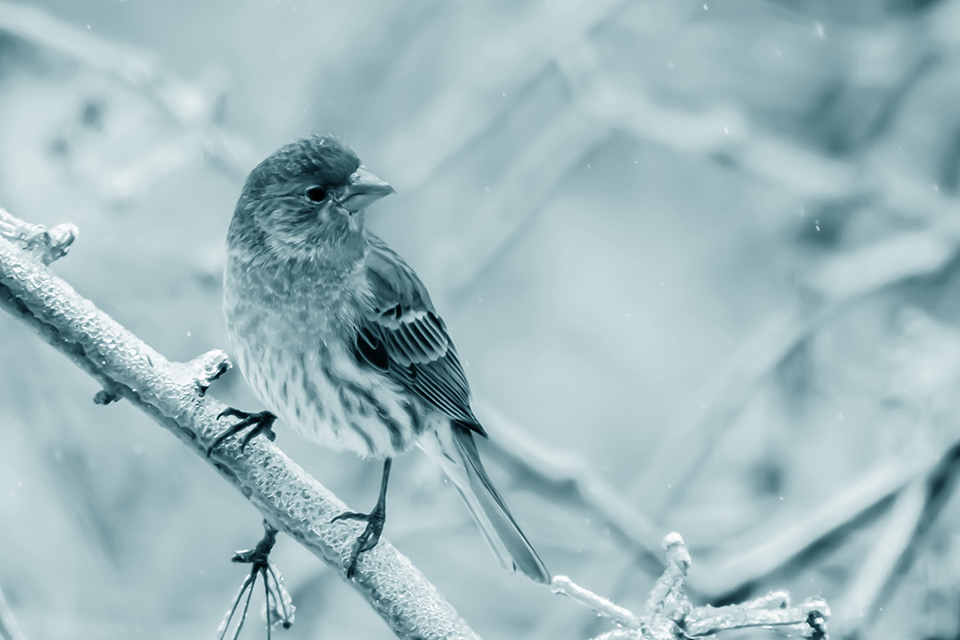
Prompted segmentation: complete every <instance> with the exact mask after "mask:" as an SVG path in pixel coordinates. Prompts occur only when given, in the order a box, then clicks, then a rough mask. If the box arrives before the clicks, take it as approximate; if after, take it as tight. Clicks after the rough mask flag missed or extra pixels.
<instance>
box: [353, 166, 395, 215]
mask: <svg viewBox="0 0 960 640" xmlns="http://www.w3.org/2000/svg"><path fill="white" fill-rule="evenodd" d="M391 193H396V192H395V191H394V188H393V187H391V186H390V185H389V184H387V183H386V182H384V181H383V180H381V179H380V178H378V177H377V176H375V175H373V174H372V173H370V172H369V171H367V170H366V169H363V168H360V169H357V170H356V171H354V172H353V175H352V176H350V183H349V184H348V185H347V186H346V188H345V189H344V190H343V198H342V199H341V200H340V204H341V205H343V207H344V208H345V209H346V210H347V211H349V212H350V213H356V212H358V211H361V210H363V209H366V208H367V207H368V206H370V205H371V204H373V203H374V202H376V201H377V200H379V199H380V198H382V197H384V196H388V195H390V194H391Z"/></svg>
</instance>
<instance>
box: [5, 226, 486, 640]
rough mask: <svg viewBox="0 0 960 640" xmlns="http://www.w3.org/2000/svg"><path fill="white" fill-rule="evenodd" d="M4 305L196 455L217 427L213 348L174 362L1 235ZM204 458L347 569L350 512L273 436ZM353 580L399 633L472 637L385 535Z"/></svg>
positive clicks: (268, 513)
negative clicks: (208, 393)
mask: <svg viewBox="0 0 960 640" xmlns="http://www.w3.org/2000/svg"><path fill="white" fill-rule="evenodd" d="M0 306H2V307H3V308H4V309H5V310H6V311H7V312H9V313H10V314H11V315H13V316H14V317H16V318H18V319H20V320H21V321H22V322H24V323H25V324H26V325H27V326H29V327H30V328H31V329H33V330H34V331H35V332H36V333H37V334H39V335H40V337H42V338H43V339H44V340H46V341H47V342H49V343H50V344H51V345H53V346H54V347H56V348H57V349H58V350H60V351H61V352H62V353H64V354H65V355H67V356H68V357H69V358H70V359H71V360H73V362H74V363H75V364H77V365H78V366H80V367H81V368H82V369H83V370H85V371H86V372H87V373H89V374H90V375H91V376H93V377H94V378H95V379H96V380H98V381H99V382H100V383H101V384H103V385H104V387H105V388H107V389H108V390H109V391H110V392H111V393H115V394H117V395H118V396H120V397H123V398H125V399H127V400H129V401H130V402H132V403H133V404H134V405H135V406H137V407H138V408H139V409H141V410H142V411H144V412H145V413H146V414H147V415H149V416H150V417H152V418H153V419H154V420H156V421H157V422H158V423H159V424H160V425H161V426H163V427H165V428H166V429H168V430H169V431H170V432H171V433H173V434H174V435H175V436H177V437H178V438H179V439H180V440H181V441H183V442H184V443H185V444H186V445H187V446H188V447H190V449H192V450H193V451H194V452H195V453H197V454H198V455H199V456H200V457H201V458H202V459H205V460H206V459H207V458H206V452H205V447H206V445H207V444H209V443H210V442H212V441H213V439H214V438H215V437H216V435H217V434H218V433H220V432H221V431H222V429H223V424H222V423H220V422H218V420H217V415H218V414H219V413H220V412H221V411H222V410H223V409H225V408H226V407H225V405H224V404H223V403H221V402H219V401H217V400H216V399H213V398H209V397H204V395H203V393H202V389H203V388H205V387H206V386H208V385H209V384H210V382H211V380H212V379H213V378H215V377H216V376H217V375H219V374H220V373H222V372H223V370H224V367H225V365H226V363H227V357H226V354H224V353H223V352H220V351H213V352H210V353H208V354H205V355H203V356H200V357H199V358H197V359H195V360H194V361H192V362H190V363H186V364H183V363H172V362H169V361H168V360H167V359H166V358H164V357H163V356H162V355H160V354H159V353H158V352H156V351H155V350H154V349H152V348H151V347H149V346H148V345H146V344H145V343H144V342H143V341H142V340H140V339H139V338H137V337H136V336H135V335H133V334H132V333H131V332H130V331H128V330H127V329H125V328H123V327H122V326H121V325H120V324H118V323H117V322H116V321H115V320H114V319H113V318H111V317H110V316H108V315H107V314H106V313H104V312H103V311H101V310H100V309H98V308H97V307H96V306H95V305H94V304H93V303H92V302H90V301H89V300H86V299H85V298H83V297H82V296H80V295H79V294H78V293H77V292H76V291H75V290H74V289H73V288H72V287H70V285H68V284H67V283H66V282H64V281H63V280H61V279H60V278H58V277H57V276H56V275H55V274H54V273H53V272H52V271H51V270H50V269H49V268H48V267H46V266H44V265H43V264H41V263H40V262H38V261H36V260H35V259H33V258H32V257H31V255H30V254H28V253H26V252H24V251H23V250H21V249H20V248H18V247H17V246H15V245H14V244H12V243H11V242H9V241H8V240H6V239H3V238H0ZM210 464H211V465H212V466H213V467H214V468H215V469H216V470H217V471H218V472H219V473H220V475H221V476H222V477H223V478H225V479H226V480H227V481H228V482H230V483H231V484H232V485H234V486H235V487H236V488H237V489H239V490H240V491H241V492H242V493H243V495H244V496H245V497H246V498H247V499H248V500H249V501H250V502H251V503H252V504H254V505H255V506H256V507H257V508H258V509H259V510H260V512H261V513H262V514H263V516H264V518H266V520H268V521H269V522H270V524H271V525H273V526H274V527H275V528H277V529H279V530H281V531H284V532H285V533H287V534H288V535H289V536H291V537H293V538H294V539H295V540H297V541H298V542H299V543H300V544H302V545H303V546H304V547H306V548H307V549H308V550H309V551H311V552H312V553H313V554H314V555H316V556H317V557H318V558H320V559H321V560H323V561H324V562H326V563H327V564H329V565H330V566H332V567H334V568H335V569H336V570H337V571H338V572H339V573H340V575H341V576H342V577H345V576H346V570H347V566H346V561H347V559H348V558H349V557H350V552H351V551H352V549H353V546H354V543H355V541H356V537H357V535H359V533H360V531H359V525H357V524H354V523H340V522H337V523H331V520H332V519H333V518H334V517H335V516H337V515H339V514H341V513H343V512H344V511H347V510H348V509H347V507H346V505H344V504H343V503H342V502H341V501H340V500H339V499H338V498H337V497H336V496H334V495H333V494H332V493H330V492H329V491H328V490H327V489H326V488H325V487H323V486H322V485H321V484H320V483H319V482H317V481H316V480H315V479H314V478H312V477H311V476H310V475H308V474H307V473H306V472H305V471H304V470H303V469H301V468H300V467H299V466H298V465H296V464H295V463H294V462H292V461H291V460H290V459H289V458H287V457H286V456H285V455H284V454H283V452H282V451H280V450H279V449H278V448H277V447H275V446H274V445H273V444H271V443H269V442H267V441H265V439H263V438H258V439H256V440H255V441H253V442H251V443H250V445H249V446H248V447H247V448H246V453H245V454H242V453H241V451H240V447H239V444H238V443H236V442H233V441H228V442H227V443H225V444H224V445H223V446H222V447H220V448H218V449H217V452H216V453H215V455H214V457H213V458H212V459H211V460H210ZM349 583H350V584H351V585H352V586H353V587H354V588H355V589H356V590H357V591H358V592H359V593H360V594H361V595H362V596H363V597H364V598H365V599H366V600H367V601H368V602H369V603H370V605H371V607H372V608H373V609H374V610H375V611H376V612H377V614H378V615H380V616H381V617H382V618H383V619H384V621H385V622H386V623H387V624H388V625H389V626H390V628H391V629H392V630H393V632H394V633H395V634H396V635H397V636H399V637H401V638H436V639H440V638H450V637H455V638H476V637H477V635H476V634H475V633H474V632H473V630H471V629H470V628H469V627H468V626H467V624H466V623H465V622H464V621H463V620H462V619H461V618H460V616H459V615H458V614H457V613H456V611H455V610H454V608H453V607H452V606H451V605H450V604H449V603H448V602H446V600H444V598H443V597H442V596H441V595H440V593H439V592H438V591H437V589H436V587H434V586H433V585H432V584H431V583H430V582H429V581H428V580H427V579H426V578H425V577H424V576H423V574H421V573H420V572H419V571H418V570H417V569H416V568H415V567H414V566H413V565H412V564H411V563H410V561H409V560H408V559H407V558H406V557H405V556H403V555H401V554H400V553H399V552H398V551H397V550H396V549H395V548H394V547H393V545H391V544H390V543H389V542H388V541H386V540H381V541H380V544H378V545H377V546H376V547H375V548H374V549H373V550H371V551H370V552H368V553H367V554H365V555H364V556H363V558H362V559H361V561H360V563H359V565H358V568H357V574H356V576H355V578H354V579H353V580H352V581H349Z"/></svg>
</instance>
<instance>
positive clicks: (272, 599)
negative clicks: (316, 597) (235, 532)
mask: <svg viewBox="0 0 960 640" xmlns="http://www.w3.org/2000/svg"><path fill="white" fill-rule="evenodd" d="M263 529H264V534H263V538H262V539H261V540H260V542H258V543H257V546H255V547H254V548H253V549H248V550H246V551H238V552H236V553H235V554H234V555H233V558H232V560H233V562H237V563H241V564H249V565H250V573H249V574H248V575H247V577H246V578H245V579H244V581H243V584H242V585H241V586H240V591H239V592H238V593H237V595H236V597H235V598H234V599H233V603H232V604H231V605H230V608H229V609H227V614H226V615H225V616H224V618H223V622H221V623H220V627H219V628H218V629H217V640H225V638H226V637H227V632H228V630H229V629H230V623H231V622H232V621H233V619H234V617H235V616H236V617H237V622H236V624H235V625H234V627H233V633H232V634H231V636H230V637H231V638H232V639H233V640H236V638H238V637H239V636H240V631H241V629H243V623H244V621H245V620H246V618H247V611H249V609H250V600H251V597H252V596H253V590H254V588H255V587H256V586H257V578H258V577H260V578H262V579H263V591H264V597H265V598H266V613H267V640H270V638H271V634H272V631H273V627H274V625H278V624H281V625H283V627H284V628H285V629H289V628H290V625H292V624H293V617H294V612H295V611H296V607H294V606H293V601H292V600H291V598H290V594H289V593H288V592H287V590H286V588H285V587H284V586H283V578H281V577H280V572H279V570H277V568H276V567H274V566H273V563H272V562H270V552H271V551H272V550H273V546H274V545H275V544H276V543H277V530H276V529H274V528H273V526H271V525H270V523H269V522H267V521H266V520H264V522H263ZM241 602H242V603H243V606H242V607H241ZM238 611H239V615H238V613H237V612H238Z"/></svg>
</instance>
